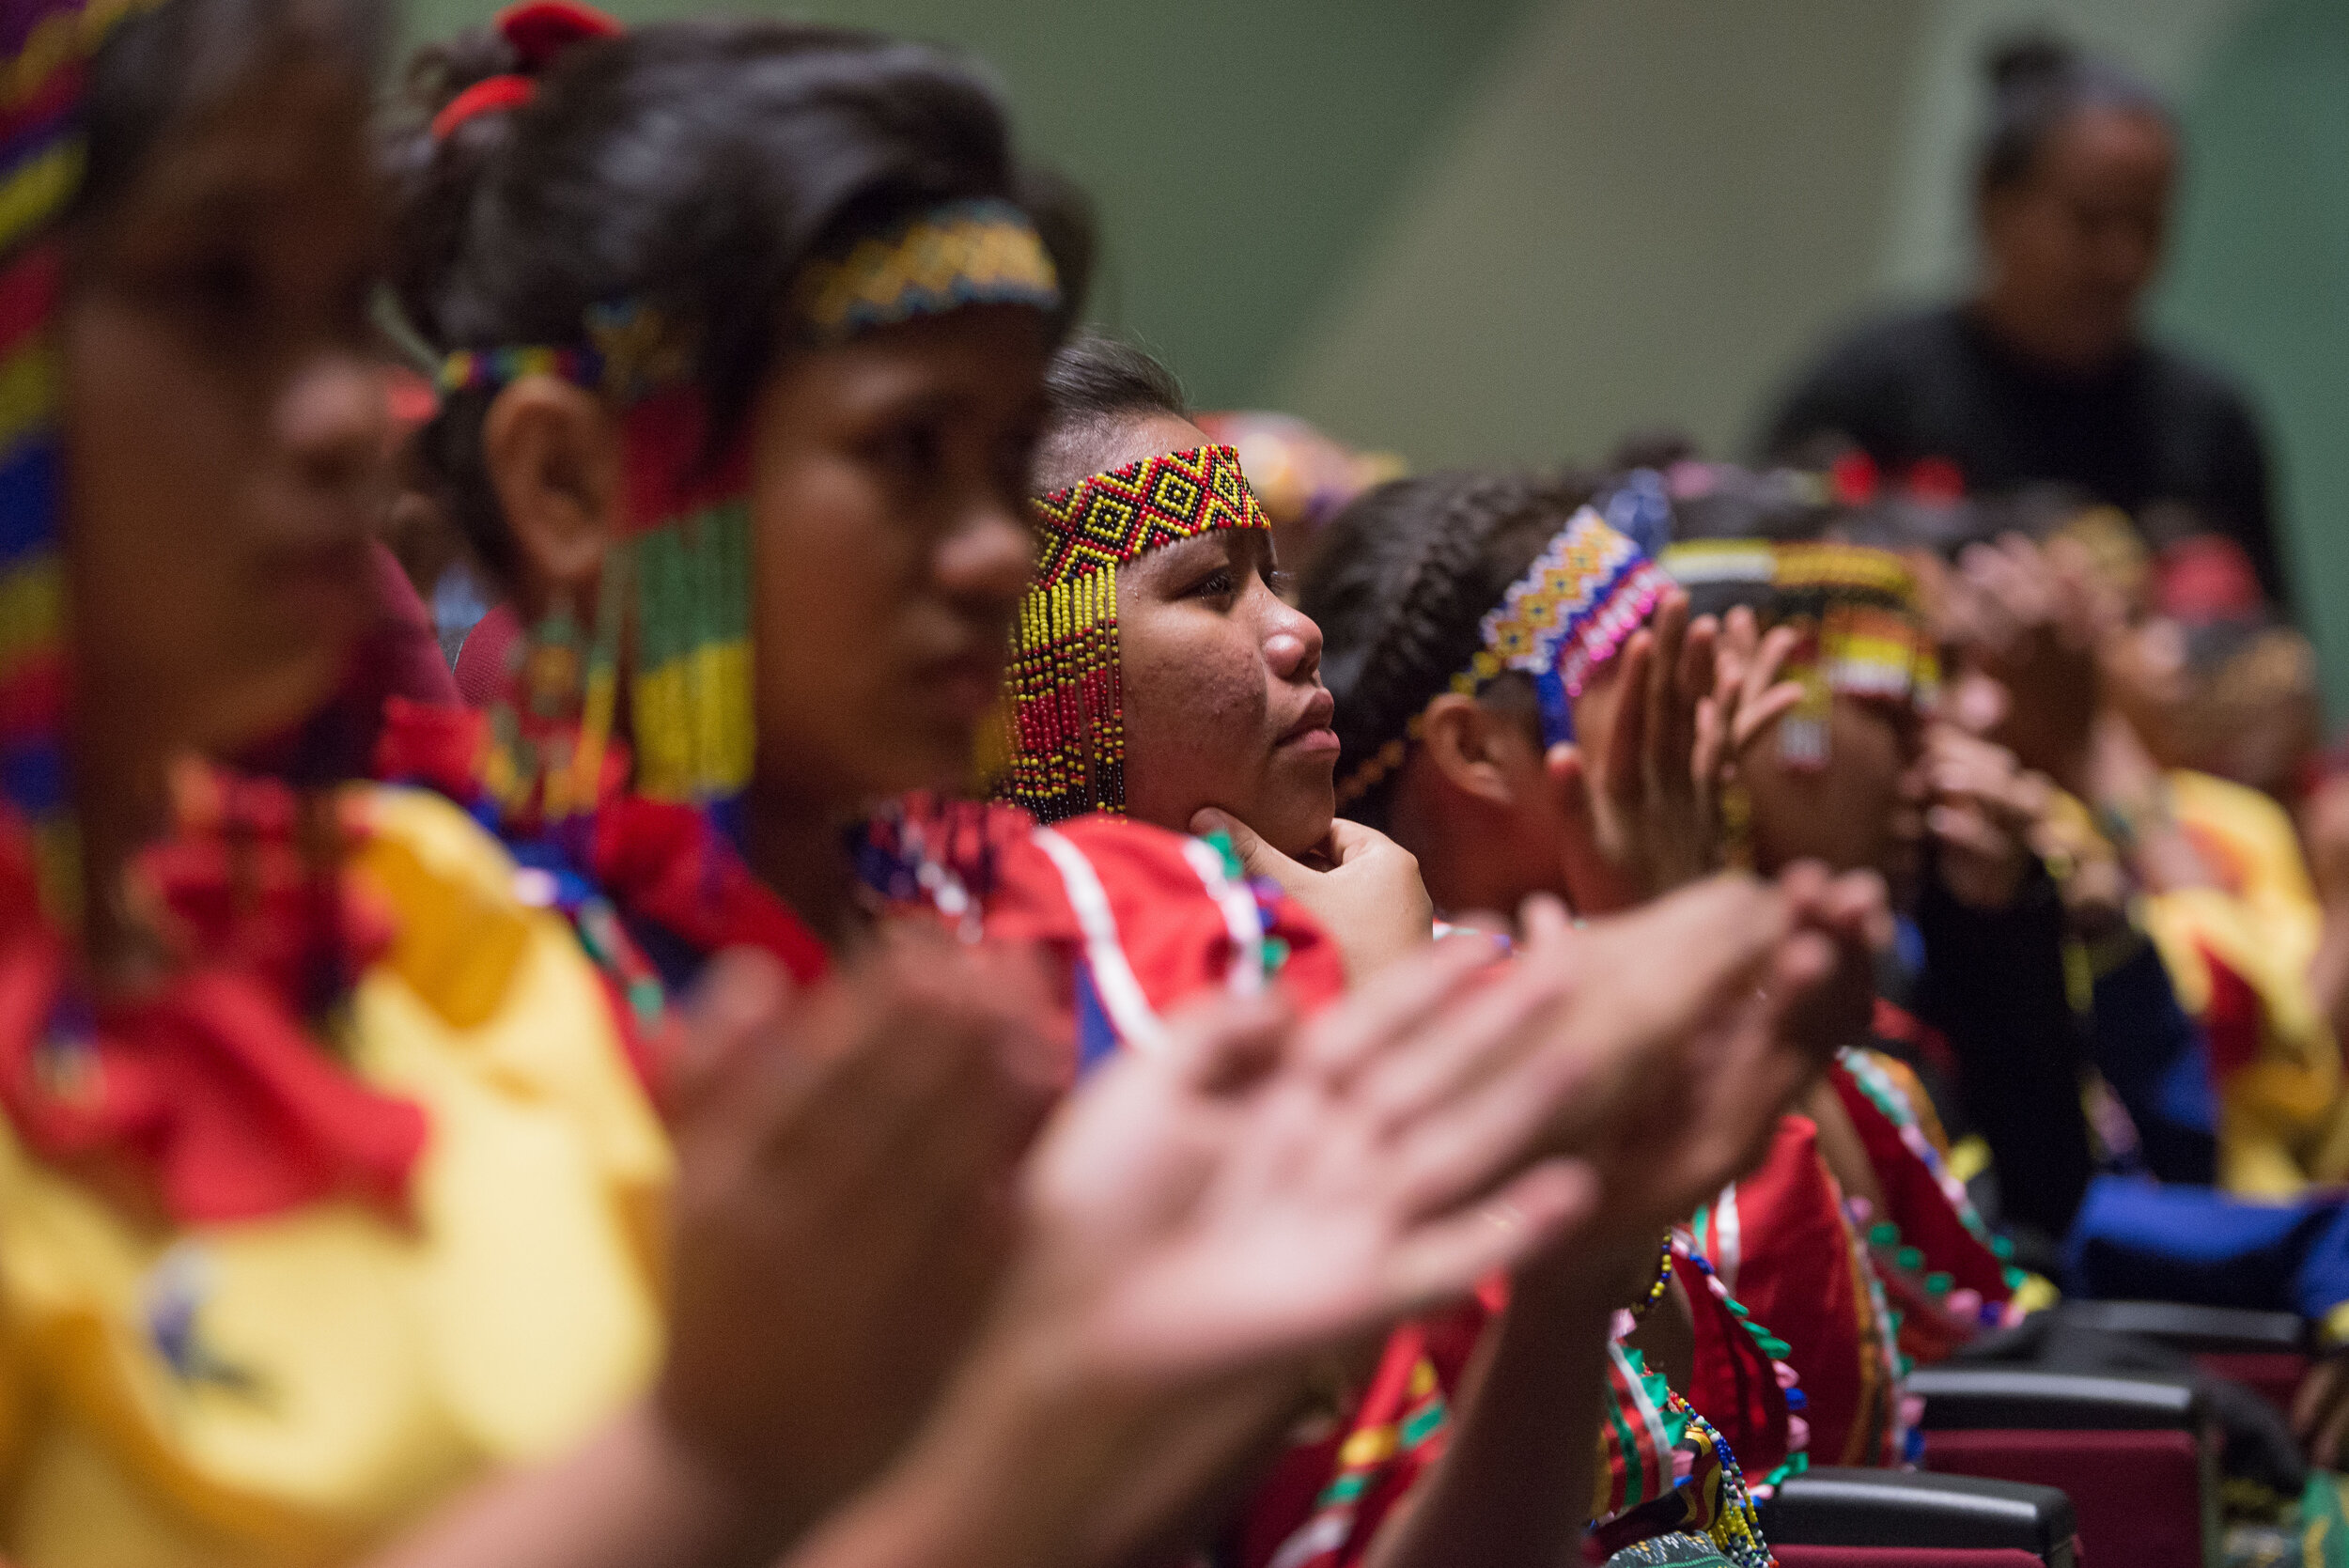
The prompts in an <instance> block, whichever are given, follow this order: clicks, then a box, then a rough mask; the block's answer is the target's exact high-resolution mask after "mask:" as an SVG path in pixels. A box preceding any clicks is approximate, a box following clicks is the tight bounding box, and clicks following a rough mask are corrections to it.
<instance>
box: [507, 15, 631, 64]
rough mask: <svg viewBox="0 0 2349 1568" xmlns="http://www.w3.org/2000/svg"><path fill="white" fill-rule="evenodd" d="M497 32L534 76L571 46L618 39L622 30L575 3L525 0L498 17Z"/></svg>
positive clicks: (603, 17)
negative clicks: (598, 40) (595, 40)
mask: <svg viewBox="0 0 2349 1568" xmlns="http://www.w3.org/2000/svg"><path fill="white" fill-rule="evenodd" d="M497 30H498V32H499V33H500V34H501V35H502V36H503V37H504V38H505V39H506V42H507V43H509V44H511V45H512V46H513V50H514V58H515V61H516V62H517V63H518V64H519V65H520V66H521V69H522V70H525V71H527V72H529V73H530V74H532V75H536V74H537V73H538V72H539V71H542V70H546V68H547V67H548V66H550V65H552V63H553V62H554V60H555V59H556V57H557V56H559V55H561V54H562V53H563V52H564V51H565V50H567V49H568V48H570V47H571V46H572V45H573V44H576V43H584V42H586V41H587V40H589V39H609V38H617V37H618V36H619V35H620V32H621V27H620V24H619V23H616V22H614V21H613V20H612V18H610V17H608V16H606V15H604V14H603V13H602V12H601V11H599V10H597V9H596V8H594V7H593V6H583V5H579V4H577V3H576V0H524V3H523V4H521V5H519V6H512V7H508V8H506V10H505V11H503V12H501V13H500V14H499V16H498V19H497Z"/></svg>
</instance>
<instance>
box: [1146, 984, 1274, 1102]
mask: <svg viewBox="0 0 2349 1568" xmlns="http://www.w3.org/2000/svg"><path fill="white" fill-rule="evenodd" d="M1296 1029H1297V1019H1296V1015H1295V1013H1294V1011H1293V1010H1292V1009H1291V1008H1290V1007H1289V1005H1288V1003H1287V1001H1286V1000H1285V999H1284V998H1283V996H1282V995H1281V993H1280V992H1279V991H1277V990H1266V991H1262V992H1259V993H1258V994H1256V995H1255V996H1252V997H1240V996H1233V995H1231V994H1229V993H1228V992H1216V993H1213V994H1210V995H1207V996H1203V997H1201V998H1199V999H1197V1000H1196V1001H1191V1002H1189V1003H1186V1004H1185V1005H1184V1006H1183V1007H1182V1008H1180V1009H1179V1010H1177V1011H1176V1012H1175V1014H1174V1015H1173V1016H1172V1017H1169V1018H1168V1019H1167V1024H1166V1032H1165V1034H1164V1035H1163V1036H1162V1037H1161V1039H1160V1042H1159V1048H1158V1051H1159V1060H1160V1061H1161V1062H1162V1063H1164V1065H1165V1067H1166V1070H1167V1071H1168V1072H1169V1073H1171V1074H1172V1075H1173V1076H1174V1077H1175V1079H1176V1080H1177V1081H1179V1082H1182V1083H1186V1084H1189V1085H1190V1086H1191V1087H1192V1088H1194V1089H1196V1090H1198V1091H1199V1092H1201V1093H1202V1094H1233V1093H1237V1092H1238V1091H1240V1090H1243V1089H1245V1088H1246V1087H1247V1086H1249V1085H1250V1084H1252V1083H1255V1082H1258V1081H1260V1080H1261V1079H1263V1077H1264V1075H1265V1074H1267V1073H1268V1072H1269V1071H1271V1070H1272V1069H1273V1068H1274V1067H1275V1066H1276V1065H1277V1064H1278V1063H1280V1062H1281V1061H1282V1060H1283V1057H1284V1056H1285V1055H1286V1054H1287V1053H1288V1051H1289V1048H1291V1046H1292V1045H1293V1044H1294V1040H1295V1034H1296Z"/></svg>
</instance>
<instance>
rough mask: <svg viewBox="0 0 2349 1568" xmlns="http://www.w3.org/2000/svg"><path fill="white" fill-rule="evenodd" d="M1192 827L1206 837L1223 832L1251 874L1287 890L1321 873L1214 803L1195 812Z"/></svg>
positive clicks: (1191, 828)
mask: <svg viewBox="0 0 2349 1568" xmlns="http://www.w3.org/2000/svg"><path fill="white" fill-rule="evenodd" d="M1340 820H1343V818H1341V819H1340ZM1190 831H1192V832H1193V833H1195V834H1197V835H1199V836H1200V837H1202V838H1205V837H1206V835H1207V834H1209V833H1213V832H1221V833H1223V834H1224V835H1225V836H1226V837H1228V838H1229V839H1230V840H1231V841H1232V853H1234V854H1236V855H1237V856H1238V857H1239V863H1240V864H1241V865H1242V866H1243V867H1245V868H1246V869H1247V872H1248V875H1249V876H1251V877H1269V878H1270V879H1271V880H1272V881H1274V882H1275V883H1278V884H1279V885H1280V886H1281V887H1282V888H1283V890H1285V891H1288V892H1292V893H1293V892H1295V891H1296V890H1297V889H1298V888H1299V887H1300V886H1302V885H1304V884H1305V883H1307V882H1310V881H1311V880H1312V879H1313V878H1314V877H1315V876H1317V875H1319V874H1318V873H1316V872H1315V871H1313V870H1312V869H1310V868H1309V867H1307V866H1304V865H1301V864H1299V862H1296V861H1293V860H1291V859H1290V858H1289V857H1288V856H1286V855H1283V853H1281V851H1279V850H1278V849H1275V848H1273V847H1272V846H1270V845H1269V844H1267V843H1266V842H1265V841H1264V840H1263V839H1262V838H1260V837H1258V836H1257V833H1256V830H1254V829H1253V828H1251V827H1250V826H1249V825H1248V824H1247V823H1245V822H1242V821H1241V820H1240V819H1239V818H1238V817H1237V816H1234V815H1231V813H1229V812H1223V811H1218V810H1217V809H1216V808H1214V807H1213V806H1205V807H1202V808H1201V809H1199V810H1198V811H1195V812H1193V813H1191V815H1190Z"/></svg>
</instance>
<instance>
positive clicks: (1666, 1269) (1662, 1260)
mask: <svg viewBox="0 0 2349 1568" xmlns="http://www.w3.org/2000/svg"><path fill="white" fill-rule="evenodd" d="M1670 1289H1672V1233H1671V1232H1670V1231H1666V1232H1665V1233H1664V1246H1663V1250H1661V1251H1660V1252H1659V1253H1658V1254H1657V1259H1656V1282H1655V1283H1654V1284H1652V1285H1650V1286H1648V1288H1647V1295H1646V1296H1643V1297H1642V1298H1641V1301H1640V1303H1639V1305H1638V1306H1636V1307H1633V1308H1632V1309H1631V1321H1632V1322H1634V1323H1637V1322H1638V1321H1639V1320H1640V1319H1641V1318H1643V1317H1645V1316H1647V1314H1648V1311H1649V1309H1650V1308H1652V1307H1654V1306H1655V1305H1656V1304H1657V1302H1658V1301H1661V1300H1663V1299H1664V1293H1665V1292H1666V1291H1668V1290H1670Z"/></svg>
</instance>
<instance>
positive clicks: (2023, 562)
mask: <svg viewBox="0 0 2349 1568" xmlns="http://www.w3.org/2000/svg"><path fill="white" fill-rule="evenodd" d="M1984 571H1985V577H1986V579H1987V580H1988V581H1989V582H1991V583H1992V584H1993V585H1994V586H1995V587H1996V588H1997V590H1998V591H1999V593H2000V594H2001V595H2003V596H2005V602H2006V604H2007V606H2008V608H2009V609H2010V610H2012V611H2013V612H2014V613H2015V615H2016V616H2017V617H2018V618H2019V619H2021V620H2022V621H2023V622H2024V623H2025V624H2026V625H2029V626H2032V627H2043V626H2052V625H2053V624H2054V623H2055V621H2056V618H2057V616H2056V594H2055V575H2054V574H2053V573H2052V572H2050V571H2049V570H2048V569H2047V563H2046V557H2045V556H2043V555H2042V554H2041V553H2040V550H2039V547H2038V546H2037V545H2035V544H2033V543H2032V542H2031V541H2030V540H2029V539H2027V538H2025V537H2024V536H2022V535H2020V534H2001V535H2000V536H1999V537H1998V538H1997V539H1996V540H1995V541H1993V542H1992V544H1991V545H1990V548H1989V555H1988V559H1987V564H1986V566H1985V568H1984Z"/></svg>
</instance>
